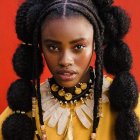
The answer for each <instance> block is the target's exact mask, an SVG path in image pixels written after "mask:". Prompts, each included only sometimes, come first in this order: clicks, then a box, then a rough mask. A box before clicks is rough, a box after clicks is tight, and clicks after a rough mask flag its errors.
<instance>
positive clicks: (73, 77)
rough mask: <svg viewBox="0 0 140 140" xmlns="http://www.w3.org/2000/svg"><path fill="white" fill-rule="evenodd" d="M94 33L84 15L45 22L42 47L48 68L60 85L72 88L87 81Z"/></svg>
mask: <svg viewBox="0 0 140 140" xmlns="http://www.w3.org/2000/svg"><path fill="white" fill-rule="evenodd" d="M93 34H94V31H93V26H92V25H91V24H90V23H89V22H88V20H87V19H85V18H84V17H82V16H81V17H78V16H77V17H69V18H58V19H51V20H46V21H45V22H44V24H43V25H42V28H41V47H42V50H43V54H44V58H45V60H46V63H47V65H48V68H49V70H50V72H51V73H52V75H53V76H54V78H55V79H56V81H57V83H58V84H59V85H61V86H63V87H73V86H75V85H76V84H78V83H79V82H86V81H87V80H88V78H89V71H88V68H89V65H90V61H91V58H92V54H93V44H94V40H93V38H94V37H93Z"/></svg>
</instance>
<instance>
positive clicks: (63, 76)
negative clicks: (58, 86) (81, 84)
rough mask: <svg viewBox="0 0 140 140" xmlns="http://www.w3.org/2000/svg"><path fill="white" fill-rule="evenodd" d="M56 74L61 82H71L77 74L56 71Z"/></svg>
mask: <svg viewBox="0 0 140 140" xmlns="http://www.w3.org/2000/svg"><path fill="white" fill-rule="evenodd" d="M56 74H57V77H58V78H59V79H60V80H62V81H72V80H74V79H75V77H76V75H77V74H78V73H77V72H76V71H73V70H58V71H57V72H56Z"/></svg>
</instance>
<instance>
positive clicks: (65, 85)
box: [57, 81, 77, 88]
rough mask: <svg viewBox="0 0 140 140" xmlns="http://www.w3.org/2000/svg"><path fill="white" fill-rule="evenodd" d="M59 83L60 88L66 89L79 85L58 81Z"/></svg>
mask: <svg viewBox="0 0 140 140" xmlns="http://www.w3.org/2000/svg"><path fill="white" fill-rule="evenodd" d="M57 83H58V84H59V85H60V86H62V87H66V88H71V87H74V86H75V85H76V84H77V83H76V82H73V81H57Z"/></svg>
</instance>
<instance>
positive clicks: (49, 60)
mask: <svg viewBox="0 0 140 140" xmlns="http://www.w3.org/2000/svg"><path fill="white" fill-rule="evenodd" d="M43 55H44V58H45V61H46V64H47V66H48V68H49V69H50V71H52V70H53V68H55V66H56V65H57V63H58V62H57V60H58V58H57V57H56V56H55V55H52V54H51V53H49V52H48V51H43Z"/></svg>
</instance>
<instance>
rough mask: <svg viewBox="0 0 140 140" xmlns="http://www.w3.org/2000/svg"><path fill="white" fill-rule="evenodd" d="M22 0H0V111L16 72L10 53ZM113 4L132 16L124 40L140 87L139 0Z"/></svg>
mask: <svg viewBox="0 0 140 140" xmlns="http://www.w3.org/2000/svg"><path fill="white" fill-rule="evenodd" d="M21 1H22V0H9V1H5V0H1V6H0V81H1V82H0V113H1V112H2V111H3V110H4V109H5V107H6V106H7V102H6V93H7V89H8V87H9V86H10V83H11V82H12V81H14V80H16V78H17V77H16V74H15V72H14V71H13V68H12V63H11V60H12V55H13V53H14V51H15V49H16V47H17V45H18V43H19V40H17V38H16V34H15V28H14V24H15V15H16V10H17V7H18V6H19V5H20V3H21ZM115 5H119V6H122V7H123V8H124V9H126V10H127V12H128V14H129V15H130V17H131V18H132V26H131V29H130V32H129V34H128V35H127V36H126V38H125V41H126V42H127V43H128V44H129V46H130V49H131V51H132V55H133V68H132V73H133V75H134V76H135V78H136V80H137V83H138V86H139V87H140V76H139V75H140V65H139V60H140V48H139V47H140V38H139V36H140V27H139V26H140V14H139V8H140V7H139V5H140V1H139V0H135V1H134V0H127V1H126V0H116V1H115ZM48 75H50V74H49V72H48V70H47V68H46V69H45V70H44V73H43V75H42V78H41V81H43V80H45V79H46V78H47V77H48Z"/></svg>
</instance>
